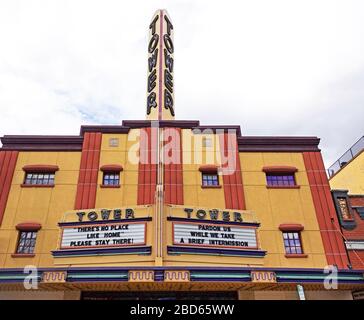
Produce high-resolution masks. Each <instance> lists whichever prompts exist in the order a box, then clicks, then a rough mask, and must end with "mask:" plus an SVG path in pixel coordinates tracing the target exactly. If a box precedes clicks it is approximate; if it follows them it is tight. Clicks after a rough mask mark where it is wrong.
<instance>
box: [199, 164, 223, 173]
mask: <svg viewBox="0 0 364 320" xmlns="http://www.w3.org/2000/svg"><path fill="white" fill-rule="evenodd" d="M218 169H219V167H218V166H215V165H213V164H206V165H203V166H200V167H199V168H198V170H199V171H200V172H202V173H217V172H218Z"/></svg>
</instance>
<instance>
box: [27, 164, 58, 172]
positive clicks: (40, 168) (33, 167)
mask: <svg viewBox="0 0 364 320" xmlns="http://www.w3.org/2000/svg"><path fill="white" fill-rule="evenodd" d="M58 170H59V167H58V166H56V165H51V164H30V165H26V166H24V167H23V171H25V172H56V171H58Z"/></svg>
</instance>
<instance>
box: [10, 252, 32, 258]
mask: <svg viewBox="0 0 364 320" xmlns="http://www.w3.org/2000/svg"><path fill="white" fill-rule="evenodd" d="M11 257H12V258H33V257H35V253H13V254H12V255H11Z"/></svg>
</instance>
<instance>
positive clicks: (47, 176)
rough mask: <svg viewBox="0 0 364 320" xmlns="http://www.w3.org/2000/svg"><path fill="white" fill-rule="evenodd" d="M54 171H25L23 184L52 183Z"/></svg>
mask: <svg viewBox="0 0 364 320" xmlns="http://www.w3.org/2000/svg"><path fill="white" fill-rule="evenodd" d="M54 175H55V173H54V172H50V173H38V172H27V173H26V174H25V180H24V184H28V185H54Z"/></svg>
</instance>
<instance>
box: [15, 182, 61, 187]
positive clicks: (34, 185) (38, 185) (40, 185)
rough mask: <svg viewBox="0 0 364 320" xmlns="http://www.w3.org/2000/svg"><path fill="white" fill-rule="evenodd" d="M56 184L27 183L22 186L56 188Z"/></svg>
mask: <svg viewBox="0 0 364 320" xmlns="http://www.w3.org/2000/svg"><path fill="white" fill-rule="evenodd" d="M54 186H55V185H54V184H25V183H22V184H21V185H20V187H21V188H54Z"/></svg>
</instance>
